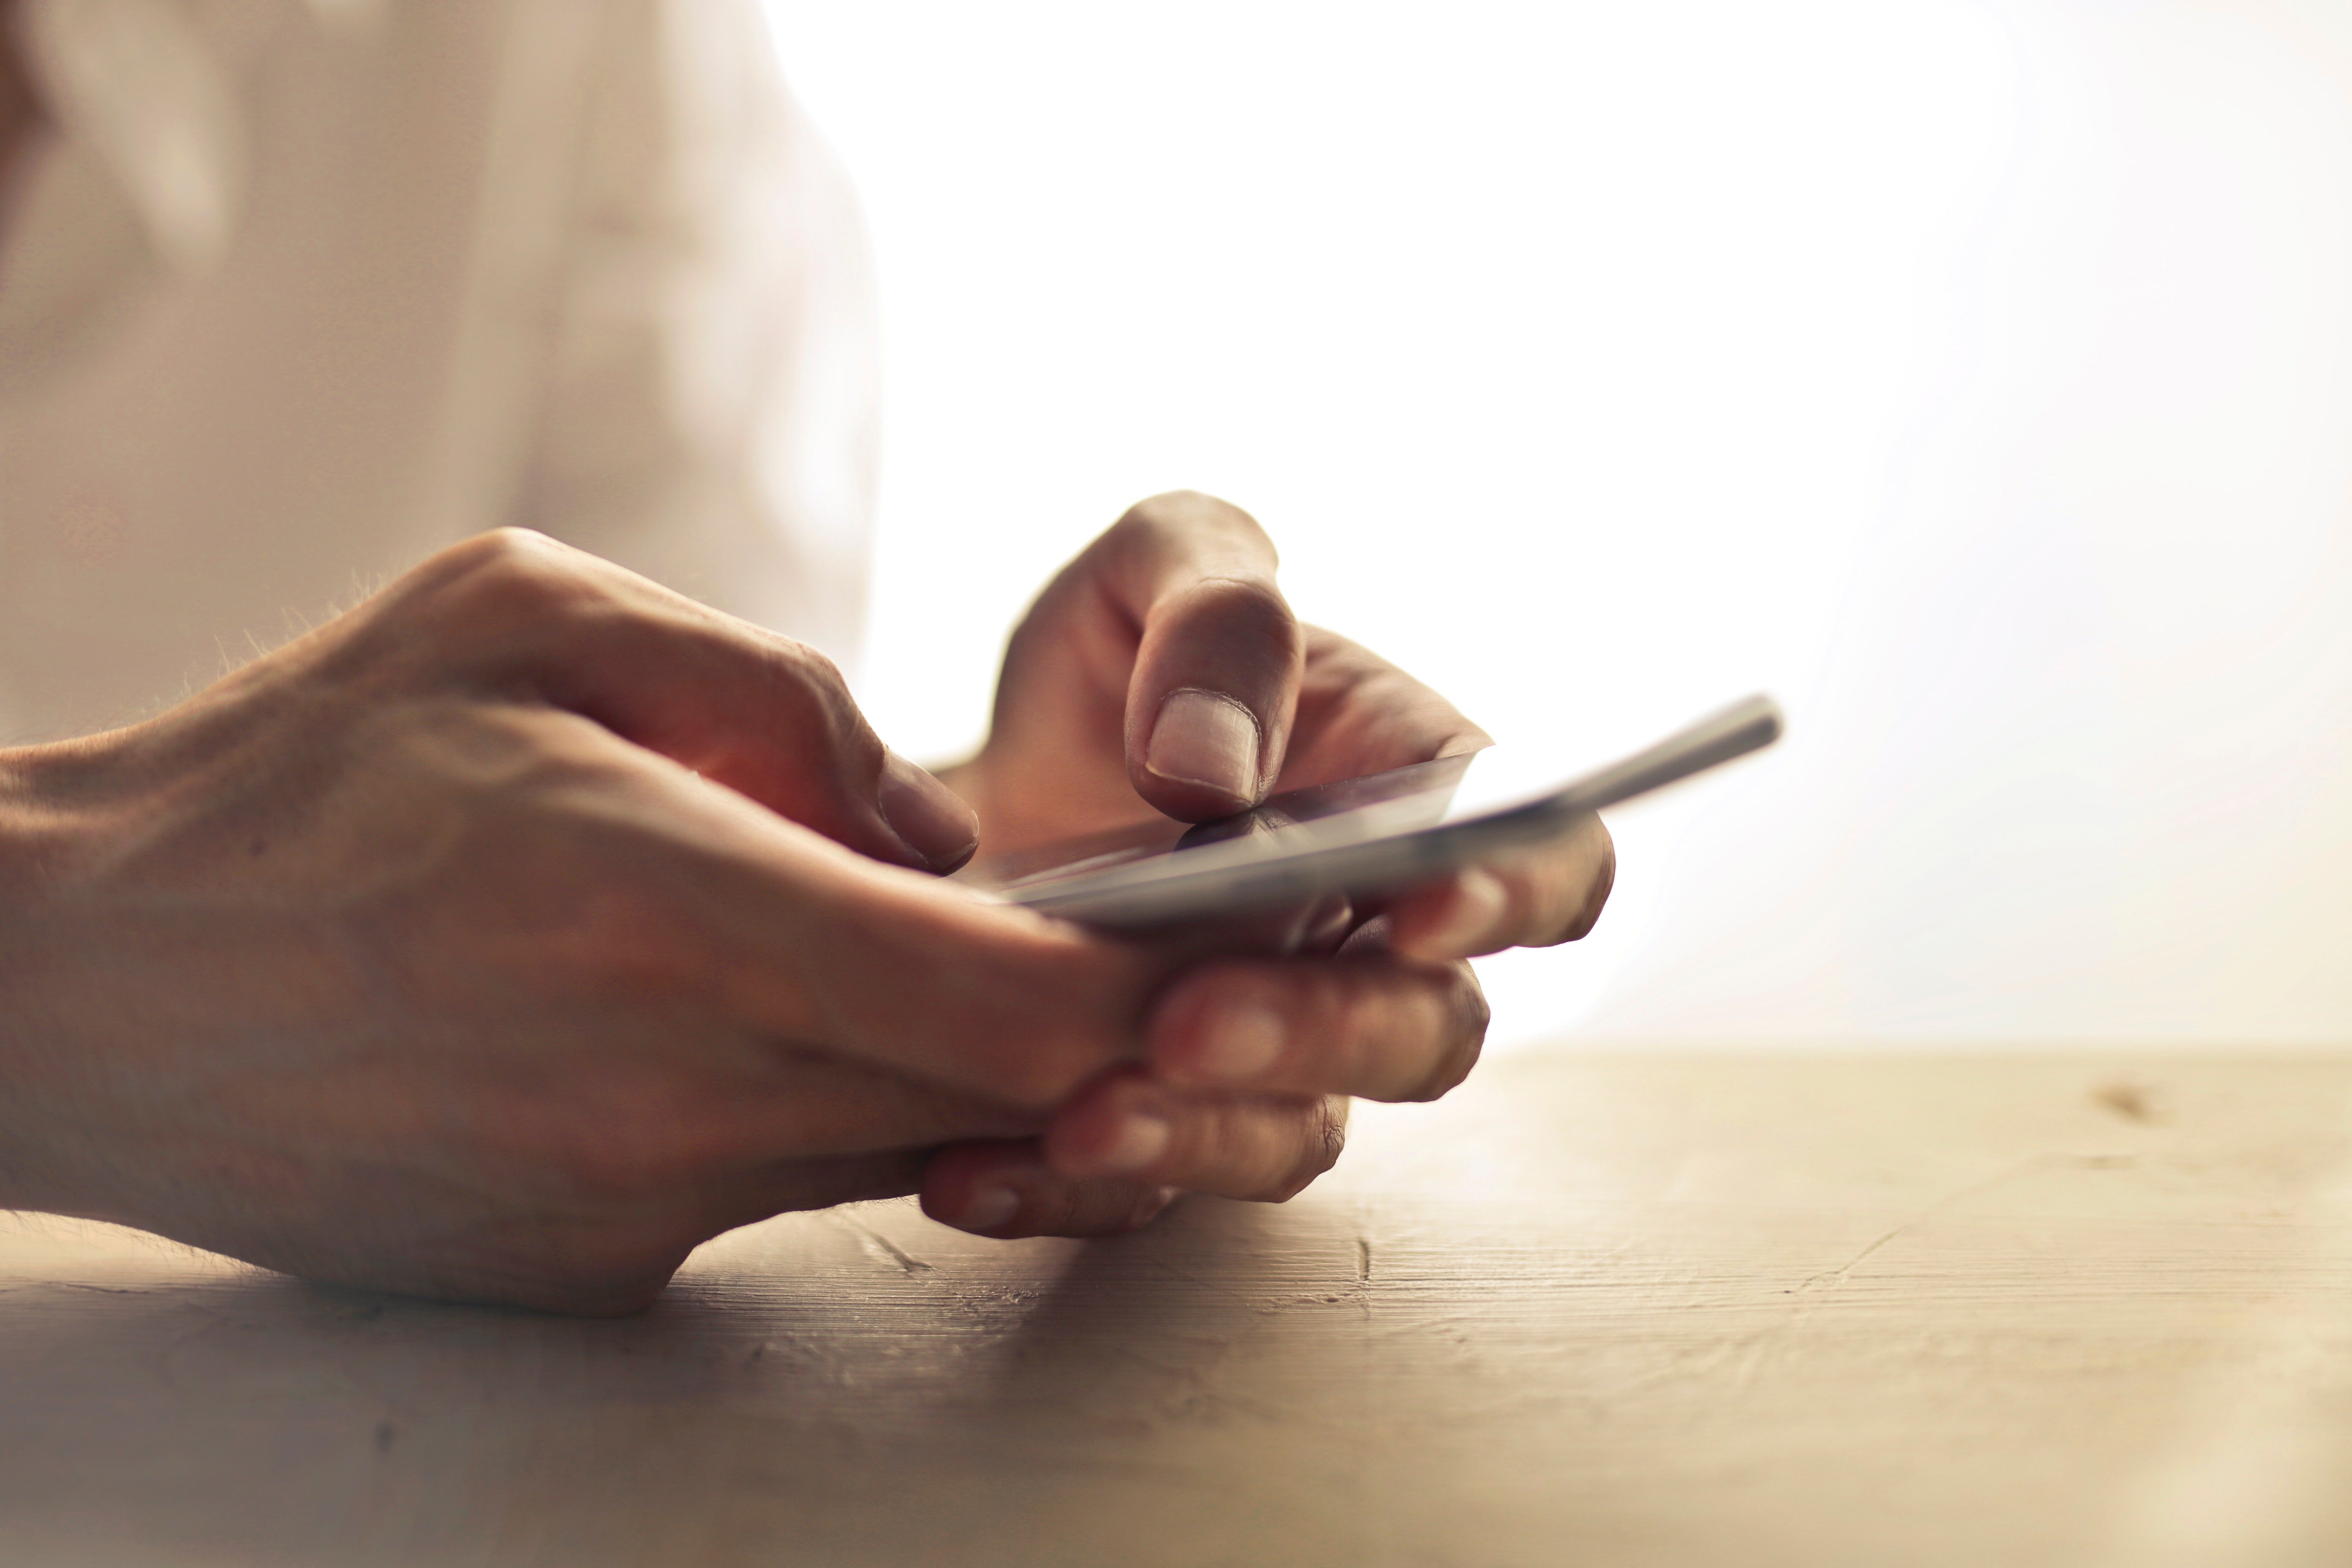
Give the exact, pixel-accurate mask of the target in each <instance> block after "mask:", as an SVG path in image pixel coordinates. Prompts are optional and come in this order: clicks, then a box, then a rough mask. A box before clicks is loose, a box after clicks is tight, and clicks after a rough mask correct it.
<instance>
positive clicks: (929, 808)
mask: <svg viewBox="0 0 2352 1568" xmlns="http://www.w3.org/2000/svg"><path fill="white" fill-rule="evenodd" d="M874 804H875V805H877V807H879V808H880V810H881V813H882V820H883V821H884V822H886V823H887V824H888V825H889V827H890V831H891V832H893V833H895V834H897V835H898V841H899V842H900V843H902V844H904V845H905V846H906V847H908V849H910V850H912V851H914V854H915V858H917V859H919V860H920V861H922V862H923V863H924V864H925V865H927V866H929V868H931V869H932V870H934V871H940V872H947V871H952V870H954V869H955V868H957V867H959V866H961V865H962V864H963V863H964V862H965V861H967V860H969V859H971V852H972V851H973V850H974V849H976V848H978V847H980V818H979V817H977V816H973V815H972V811H971V807H970V806H968V805H965V804H964V803H963V802H962V800H961V798H959V797H958V796H957V795H956V793H955V791H953V790H951V789H950V788H948V786H947V785H945V784H941V783H940V781H939V780H938V779H936V778H933V777H932V776H931V775H930V774H929V773H925V772H924V771H923V770H922V769H920V768H919V767H917V766H916V765H915V764H914V763H910V762H908V760H907V759H906V758H904V757H902V756H900V755H898V753H897V752H891V753H890V755H889V756H888V757H887V759H885V760H884V762H883V763H882V784H881V787H880V788H878V789H877V790H876V791H875V794H874Z"/></svg>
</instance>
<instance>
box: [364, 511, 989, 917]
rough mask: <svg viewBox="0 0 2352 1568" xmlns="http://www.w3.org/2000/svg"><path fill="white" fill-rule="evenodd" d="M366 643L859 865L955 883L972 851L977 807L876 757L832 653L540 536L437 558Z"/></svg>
mask: <svg viewBox="0 0 2352 1568" xmlns="http://www.w3.org/2000/svg"><path fill="white" fill-rule="evenodd" d="M371 629H372V630H373V631H375V632H377V633H379V634H381V635H382V636H383V637H390V638H392V639H394V640H396V641H397V642H398V644H399V645H400V648H401V651H402V653H403V654H404V655H405V656H406V657H405V658H401V659H399V660H397V661H396V662H397V663H399V664H402V665H408V664H413V662H414V660H415V659H416V658H430V659H433V660H435V661H436V663H437V664H438V665H440V666H441V667H442V668H444V669H446V672H447V674H448V675H449V676H450V677H451V678H453V679H460V680H463V681H464V682H466V683H467V684H468V685H470V686H472V687H474V688H476V689H482V688H488V689H491V690H494V691H500V692H506V693H510V694H511V695H513V696H515V697H516V698H518V699H520V700H530V701H539V702H545V703H548V704H550V705H551V706H554V707H558V708H562V709H565V710H570V711H572V712H574V713H578V714H581V715H583V717H586V718H589V719H593V720H594V721H596V722H598V723H600V724H602V725H604V727H605V728H607V729H609V730H611V731H614V733H616V734H618V735H620V736H622V737H623V738H624V739H625V740H628V741H630V742H634V743H635V744H637V745H640V746H643V747H646V749H648V750H650V751H654V752H660V753H661V754H662V755H664V756H667V757H669V758H671V759H672V760H673V761H676V762H677V763H682V764H683V765H685V766H686V767H688V768H690V769H692V770H694V771H695V772H696V773H700V774H702V775H703V776H705V777H707V778H709V779H713V780H715V781H717V782H718V783H720V784H725V785H727V786H728V787H730V788H731V789H734V790H736V791H738V792H740V793H741V794H743V795H748V796H750V797H751V799H753V800H756V801H758V802H759V803H760V804H761V805H764V806H766V807H768V808H769V809H770V810H772V811H775V812H778V813H780V814H782V815H783V816H788V817H791V818H792V819H793V820H794V821H796V822H800V823H803V824H804V825H806V826H810V827H813V828H814V829H815V830H816V831H818V832H819V833H822V834H824V835H825V836H826V837H829V838H832V839H834V840H835V841H837V842H839V843H842V844H845V845H847V846H849V847H851V848H853V849H856V850H857V851H858V852H860V853H861V854H865V855H869V856H872V857H874V858H877V859H882V860H887V861H890V862H892V863H894V864H898V865H904V866H910V867H914V868H921V869H929V870H933V871H942V872H944V871H950V870H953V869H954V868H956V867H958V866H960V865H961V864H962V863H963V862H964V861H965V860H966V859H968V858H971V852H972V850H973V848H974V847H976V846H977V844H978V840H979V824H978V820H977V819H976V818H975V817H974V816H972V814H971V809H970V808H969V807H968V806H966V805H964V804H963V803H962V802H961V800H959V799H958V798H957V797H956V795H955V794H954V793H953V792H952V791H950V789H949V788H948V787H947V786H946V785H945V784H941V783H940V781H939V780H937V779H935V778H933V777H932V776H931V775H930V774H929V773H925V772H924V771H923V770H922V769H920V768H918V767H916V766H915V765H914V764H912V763H908V762H907V761H906V760H905V759H903V758H900V757H898V756H896V755H894V754H892V753H891V752H889V750H888V749H887V748H886V747H885V746H884V745H883V744H882V742H881V741H880V739H879V738H878V737H877V736H876V735H875V733H874V731H873V730H872V728H871V727H870V726H868V725H867V723H866V718H865V715H864V714H863V713H861V712H860V711H859V710H858V708H857V704H856V701H855V700H853V699H852V698H851V697H850V694H849V689H848V687H847V685H846V684H845V682H844V681H843V679H842V678H841V672H840V671H839V670H838V669H837V668H835V667H834V665H833V663H832V661H831V660H829V659H827V658H825V657H824V655H823V654H821V653H819V652H817V651H816V650H815V649H814V648H812V647H808V646H807V645H806V644H804V643H799V642H795V641H793V639H792V638H790V637H782V636H780V635H778V634H776V633H774V632H770V631H767V630H764V629H762V628H761V627H758V626H752V625H751V624H750V623H749V622H745V621H739V620H737V619H735V618H734V617H733V616H726V615H722V614H720V613H719V611H716V610H713V609H710V608H709V607H708V606H707V605H698V604H696V603H695V602H694V601H693V600H691V599H688V598H686V597H684V596H683V595H677V594H674V593H671V592H670V591H669V590H668V589H667V588H664V587H661V586H660V585H659V584H655V583H652V582H649V581H647V580H646V579H645V578H643V577H639V576H637V575H636V574H634V573H631V572H626V571H624V570H623V569H622V568H620V567H618V566H614V565H613V564H612V563H610V562H606V561H600V560H598V559H597V558H596V557H594V556H592V555H589V554H586V553H585V552H581V551H577V550H573V549H572V548H571V547H569V546H567V545H563V544H559V543H557V542H555V541H553V540H551V539H547V538H545V537H543V536H541V535H539V534H535V533H530V532H528V531H522V530H514V529H508V530H501V531H499V532H496V533H491V534H485V535H483V536H482V537H480V538H478V539H474V540H469V541H467V542H466V543H464V544H461V545H458V546H456V547H455V548H453V549H450V550H446V551H443V552H441V553H440V554H439V555H436V557H434V558H433V560H431V561H429V562H427V563H425V565H424V566H421V567H419V568H418V569H417V570H416V571H415V572H414V573H412V574H409V576H408V577H406V578H404V579H403V580H402V581H401V582H400V583H399V584H394V587H393V588H392V589H391V590H389V591H388V592H387V593H386V594H385V595H383V599H382V600H380V601H379V603H378V605H377V606H376V608H375V612H374V615H373V622H372V626H371ZM362 635H363V637H364V634H362ZM372 651H373V650H372ZM404 673H406V671H404Z"/></svg>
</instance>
